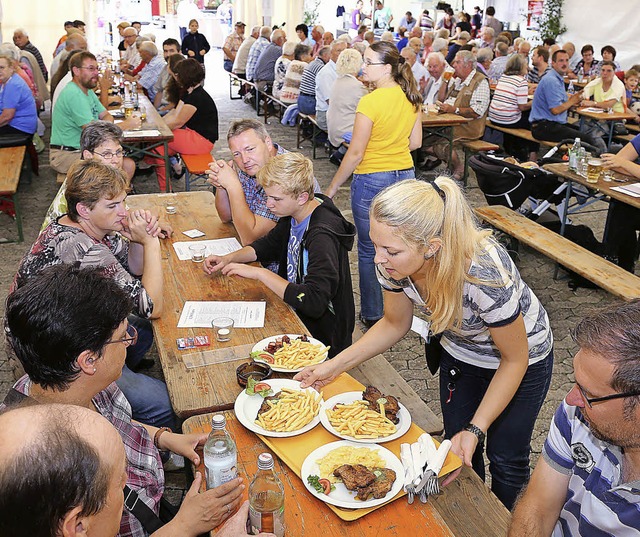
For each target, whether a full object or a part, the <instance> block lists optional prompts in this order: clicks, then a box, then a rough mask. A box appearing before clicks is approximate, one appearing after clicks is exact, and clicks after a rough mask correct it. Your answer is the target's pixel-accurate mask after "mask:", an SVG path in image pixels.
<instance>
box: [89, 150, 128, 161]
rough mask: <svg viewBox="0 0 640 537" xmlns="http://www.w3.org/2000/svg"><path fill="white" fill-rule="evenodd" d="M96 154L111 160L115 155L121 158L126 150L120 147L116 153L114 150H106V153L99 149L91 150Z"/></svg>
mask: <svg viewBox="0 0 640 537" xmlns="http://www.w3.org/2000/svg"><path fill="white" fill-rule="evenodd" d="M91 152H92V153H93V154H94V155H98V156H99V157H102V158H103V159H106V160H111V159H112V158H113V157H118V158H120V157H121V156H122V155H124V151H123V150H122V149H118V150H117V151H116V152H115V153H114V152H113V151H105V152H104V153H98V152H97V151H91Z"/></svg>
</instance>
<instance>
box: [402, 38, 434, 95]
mask: <svg viewBox="0 0 640 537" xmlns="http://www.w3.org/2000/svg"><path fill="white" fill-rule="evenodd" d="M400 56H402V57H403V58H404V60H405V61H406V62H407V63H408V64H409V65H410V66H411V72H412V73H413V76H414V78H415V79H416V84H417V85H418V88H419V89H420V93H422V92H423V91H424V89H425V88H426V85H427V80H428V79H429V71H427V69H426V67H425V66H424V65H422V64H421V63H420V62H419V61H416V59H417V56H416V53H415V52H414V50H413V49H412V48H410V47H404V48H403V49H402V52H400ZM422 97H423V98H424V93H422Z"/></svg>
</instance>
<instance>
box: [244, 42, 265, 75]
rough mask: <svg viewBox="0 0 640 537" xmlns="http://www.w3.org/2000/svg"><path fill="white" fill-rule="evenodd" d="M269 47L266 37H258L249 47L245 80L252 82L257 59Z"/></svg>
mask: <svg viewBox="0 0 640 537" xmlns="http://www.w3.org/2000/svg"><path fill="white" fill-rule="evenodd" d="M268 45H269V40H268V39H267V38H266V37H262V36H260V37H259V38H258V39H257V40H256V42H255V43H254V44H253V45H251V48H250V49H249V56H247V67H246V73H247V80H248V81H249V82H253V80H254V77H255V74H256V65H258V59H259V58H260V54H262V51H263V50H264V49H265V48H267V46H268Z"/></svg>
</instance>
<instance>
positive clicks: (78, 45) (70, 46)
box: [51, 32, 88, 93]
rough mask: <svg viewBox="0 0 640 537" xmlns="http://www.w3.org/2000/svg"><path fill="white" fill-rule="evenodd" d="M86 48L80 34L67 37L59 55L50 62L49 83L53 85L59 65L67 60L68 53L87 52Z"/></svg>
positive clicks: (83, 38) (85, 41) (84, 38)
mask: <svg viewBox="0 0 640 537" xmlns="http://www.w3.org/2000/svg"><path fill="white" fill-rule="evenodd" d="M87 48H88V45H87V38H86V37H85V36H84V35H83V34H82V33H80V32H77V33H73V34H71V35H69V37H67V39H66V41H65V42H64V49H63V50H62V51H61V52H60V54H57V55H56V57H55V58H53V61H52V62H51V78H52V80H51V82H52V83H53V77H54V76H55V75H56V73H57V72H58V69H59V67H60V64H61V63H62V62H63V61H64V60H66V59H67V58H68V56H69V53H70V52H71V51H72V50H87ZM54 91H55V88H51V92H52V93H53V92H54Z"/></svg>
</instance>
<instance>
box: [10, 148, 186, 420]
mask: <svg viewBox="0 0 640 537" xmlns="http://www.w3.org/2000/svg"><path fill="white" fill-rule="evenodd" d="M128 184H129V183H128V180H127V177H126V176H125V173H124V172H123V171H122V170H121V169H119V168H117V167H114V166H110V165H106V164H103V163H102V162H100V161H98V160H97V159H89V160H80V161H77V162H75V163H74V164H73V165H72V167H71V168H70V169H69V174H68V177H67V189H66V192H65V199H66V202H67V213H66V214H64V215H62V216H60V217H58V218H56V219H55V220H53V221H52V222H51V223H50V224H49V225H48V226H47V227H46V228H45V229H44V230H43V231H42V232H41V233H40V235H39V237H38V238H37V239H36V242H35V243H34V244H33V246H32V247H31V249H30V251H29V252H28V253H27V254H26V256H25V257H24V258H23V259H22V262H21V263H20V267H19V269H18V273H17V275H16V279H15V282H14V285H15V286H17V287H20V286H22V285H24V284H25V282H26V281H27V280H28V279H30V278H32V277H33V276H35V275H36V274H38V273H39V272H40V271H42V269H44V268H45V267H48V266H51V265H58V264H74V265H77V266H80V267H101V268H102V270H103V272H104V274H106V275H108V276H109V277H110V278H111V279H113V280H114V281H115V282H116V283H117V284H118V285H119V286H120V287H121V288H122V289H124V290H125V291H126V292H127V294H128V295H129V296H130V297H131V299H132V300H133V303H134V312H135V313H136V314H137V315H138V316H139V317H141V318H143V319H146V318H150V319H157V318H158V317H160V315H161V314H162V308H163V299H162V258H161V254H160V242H159V239H158V235H159V234H160V233H161V231H160V227H159V225H158V221H157V218H156V217H154V216H153V215H151V214H150V213H149V212H148V211H144V210H135V211H128V210H127V207H126V205H125V199H126V197H127V189H128ZM68 291H69V293H72V292H73V290H72V289H69V290H68ZM148 345H150V342H148ZM142 354H144V353H142ZM118 382H119V386H120V388H121V389H122V391H123V392H124V393H125V395H126V396H127V399H128V400H129V402H130V403H131V406H132V409H133V414H134V417H135V418H136V419H138V420H140V421H142V422H143V423H151V424H153V425H165V424H173V421H174V416H173V411H172V409H171V404H170V402H169V397H168V394H167V389H166V386H165V385H164V383H162V382H160V381H158V380H157V379H153V378H151V377H147V376H146V375H140V374H136V373H133V372H132V371H131V370H130V369H129V368H128V367H125V368H124V371H123V375H122V378H121V379H120V380H119V381H118Z"/></svg>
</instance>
